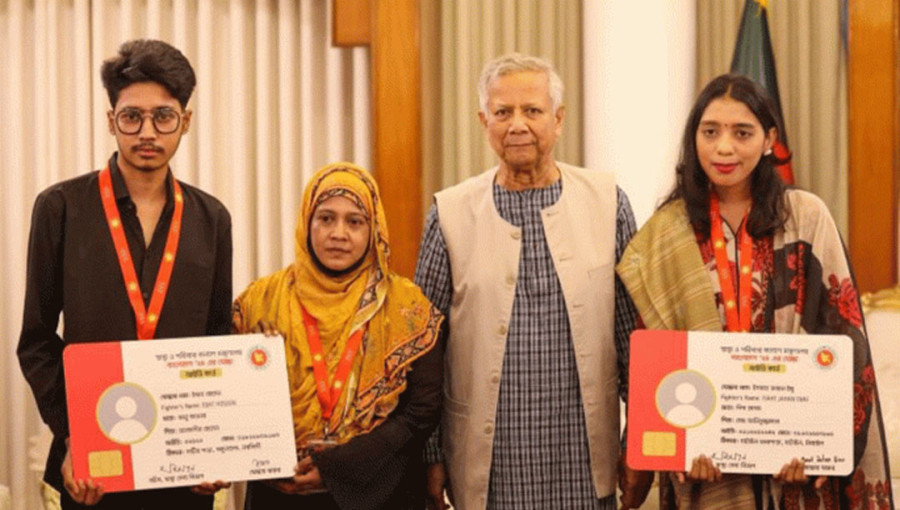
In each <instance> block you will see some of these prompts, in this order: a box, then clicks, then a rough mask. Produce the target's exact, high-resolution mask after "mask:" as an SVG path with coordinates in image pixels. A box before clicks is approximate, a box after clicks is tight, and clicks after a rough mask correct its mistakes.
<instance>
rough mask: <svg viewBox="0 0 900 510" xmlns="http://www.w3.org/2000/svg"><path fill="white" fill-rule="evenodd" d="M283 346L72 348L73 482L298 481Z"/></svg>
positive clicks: (245, 340)
mask: <svg viewBox="0 0 900 510" xmlns="http://www.w3.org/2000/svg"><path fill="white" fill-rule="evenodd" d="M283 342H284V341H283V340H282V338H281V337H266V336H263V335H241V336H219V337H203V338H180V339H173V340H152V341H127V342H104V343H84V344H73V345H70V346H68V347H67V348H66V350H65V351H64V353H63V363H64V367H65V372H66V397H67V400H68V404H69V432H70V439H71V452H72V467H73V470H74V474H75V478H76V479H80V478H92V479H94V480H95V481H97V482H100V483H102V484H103V485H104V490H105V492H119V491H130V490H138V489H158V488H163V487H174V486H180V485H197V484H199V483H200V482H204V481H210V482H211V481H215V480H226V481H230V480H255V479H264V478H284V477H289V476H292V475H293V474H294V465H295V464H296V462H297V456H296V450H295V446H294V426H293V418H292V416H291V405H290V394H289V392H288V380H287V370H286V369H285V358H284V343H283Z"/></svg>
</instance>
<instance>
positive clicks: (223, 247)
mask: <svg viewBox="0 0 900 510" xmlns="http://www.w3.org/2000/svg"><path fill="white" fill-rule="evenodd" d="M232 250H233V247H232V243H231V215H229V214H228V211H227V210H226V209H225V208H224V207H222V211H221V214H220V215H219V217H218V220H217V224H216V268H215V277H214V280H213V287H212V296H211V297H210V302H209V318H208V319H207V323H206V333H207V334H208V335H227V334H230V333H231V293H232V288H231V264H232Z"/></svg>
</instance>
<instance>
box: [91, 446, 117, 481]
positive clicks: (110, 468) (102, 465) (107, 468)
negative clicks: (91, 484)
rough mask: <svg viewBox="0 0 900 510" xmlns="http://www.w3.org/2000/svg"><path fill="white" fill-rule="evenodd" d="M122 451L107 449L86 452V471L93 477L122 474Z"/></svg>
mask: <svg viewBox="0 0 900 510" xmlns="http://www.w3.org/2000/svg"><path fill="white" fill-rule="evenodd" d="M123 472H124V469H123V467H122V452H120V451H118V450H107V451H102V452H89V453H88V473H90V476H91V477H92V478H93V477H104V476H122V473H123Z"/></svg>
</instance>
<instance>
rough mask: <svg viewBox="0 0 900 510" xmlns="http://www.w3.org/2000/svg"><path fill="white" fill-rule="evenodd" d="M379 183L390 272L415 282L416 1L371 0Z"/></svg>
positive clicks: (418, 175)
mask: <svg viewBox="0 0 900 510" xmlns="http://www.w3.org/2000/svg"><path fill="white" fill-rule="evenodd" d="M371 6H372V43H371V47H372V57H371V58H372V108H373V112H372V138H373V145H374V147H373V160H374V166H375V178H376V179H377V180H378V186H379V187H380V188H381V197H382V200H383V202H384V208H385V213H386V214H387V221H388V225H389V226H390V236H391V239H390V242H391V267H392V268H393V269H394V270H395V271H397V272H398V273H400V274H402V275H404V276H408V277H411V276H412V275H413V273H414V272H415V268H416V256H417V254H418V249H419V238H420V236H421V234H422V217H423V212H422V200H421V194H422V127H421V101H422V99H421V92H422V77H421V67H420V66H421V63H420V62H419V54H420V47H419V5H418V0H372V4H371Z"/></svg>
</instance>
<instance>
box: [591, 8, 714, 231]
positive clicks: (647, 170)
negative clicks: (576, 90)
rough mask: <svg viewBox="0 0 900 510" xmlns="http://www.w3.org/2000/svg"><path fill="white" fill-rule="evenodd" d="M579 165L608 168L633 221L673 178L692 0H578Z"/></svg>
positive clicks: (649, 209)
mask: <svg viewBox="0 0 900 510" xmlns="http://www.w3.org/2000/svg"><path fill="white" fill-rule="evenodd" d="M583 10H584V23H583V31H584V151H585V154H584V163H585V166H586V167H587V168H597V169H602V170H609V171H612V172H615V174H616V179H617V182H618V184H619V186H620V187H621V188H622V189H624V190H625V192H626V193H627V194H628V198H629V199H630V200H631V205H632V208H633V209H634V213H635V217H636V219H637V222H638V225H639V226H640V225H641V224H643V223H644V222H645V221H646V220H647V218H649V217H650V215H651V214H652V213H653V211H654V209H655V208H656V205H657V203H658V200H659V199H660V198H661V197H663V196H665V195H666V194H667V193H668V192H669V190H670V189H671V187H672V184H673V183H674V179H675V163H676V162H677V160H678V154H679V144H680V142H681V132H682V129H683V127H684V122H685V121H686V119H687V115H688V112H689V110H690V107H691V104H692V102H693V100H694V94H695V80H696V78H695V76H696V52H695V33H696V8H695V3H694V1H693V0H643V1H640V2H635V1H632V0H584V4H583Z"/></svg>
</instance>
